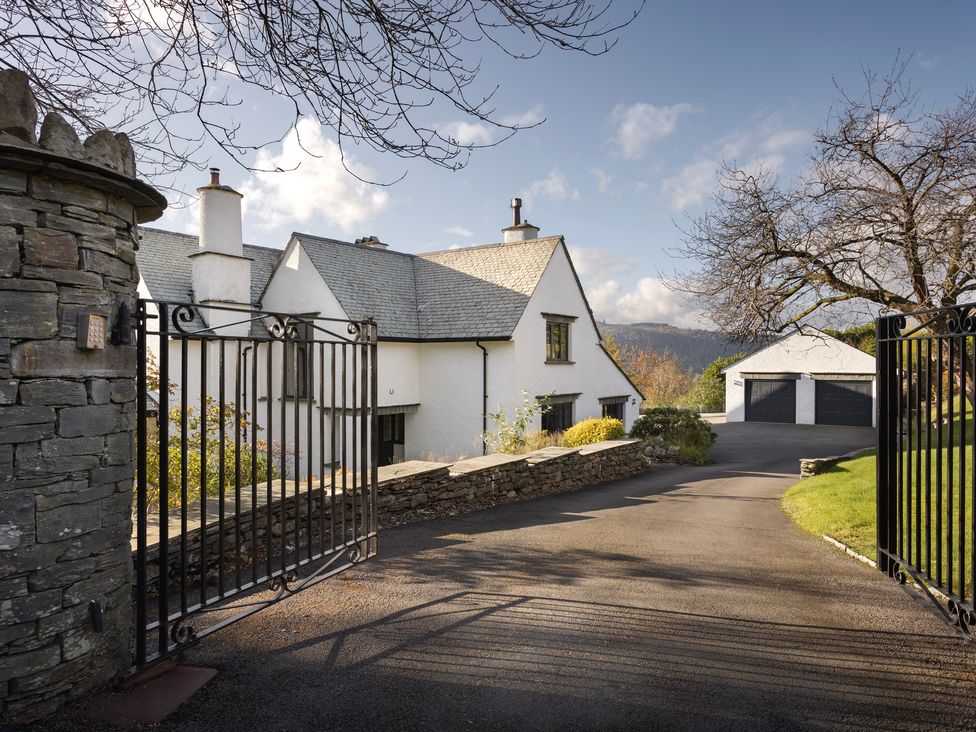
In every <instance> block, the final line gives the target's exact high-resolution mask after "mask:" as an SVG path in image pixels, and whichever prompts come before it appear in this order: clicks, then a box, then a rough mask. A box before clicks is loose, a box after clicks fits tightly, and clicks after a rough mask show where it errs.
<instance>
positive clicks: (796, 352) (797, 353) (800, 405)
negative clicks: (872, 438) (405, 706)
mask: <svg viewBox="0 0 976 732" xmlns="http://www.w3.org/2000/svg"><path fill="white" fill-rule="evenodd" d="M875 371H876V364H875V358H874V356H872V355H870V354H868V353H865V352H864V351H861V350H858V349H857V348H854V347H853V346H849V345H847V344H846V343H843V342H842V341H839V340H837V339H836V338H833V337H831V336H829V335H827V334H826V333H823V332H822V331H819V330H817V329H816V328H811V327H808V326H804V327H803V328H802V329H800V330H799V331H798V332H795V333H791V334H790V335H787V336H784V337H783V338H780V339H779V340H777V341H774V342H773V343H771V344H770V345H768V346H766V347H765V348H763V349H761V350H759V351H757V352H756V353H754V354H752V355H751V356H747V357H746V358H743V359H742V360H741V361H737V362H736V363H734V364H732V365H731V366H728V367H726V368H725V369H723V370H722V372H723V373H724V374H725V419H726V421H727V422H786V423H796V424H835V425H852V426H861V427H871V426H876V415H875V403H876V396H877V391H876V385H875Z"/></svg>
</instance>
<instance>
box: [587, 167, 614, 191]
mask: <svg viewBox="0 0 976 732" xmlns="http://www.w3.org/2000/svg"><path fill="white" fill-rule="evenodd" d="M590 173H592V174H593V177H594V178H596V190H597V191H598V192H599V193H603V194H607V193H609V192H610V183H611V181H613V176H612V175H610V174H609V173H608V172H607V171H605V170H603V169H602V168H593V169H592V170H590Z"/></svg>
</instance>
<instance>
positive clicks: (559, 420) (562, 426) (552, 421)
mask: <svg viewBox="0 0 976 732" xmlns="http://www.w3.org/2000/svg"><path fill="white" fill-rule="evenodd" d="M577 396H579V395H578V394H564V395H557V396H550V397H546V398H544V399H543V400H542V403H543V405H544V407H545V411H543V413H542V429H543V430H545V431H546V432H549V433H552V432H563V431H564V430H568V429H569V428H570V427H572V426H573V416H574V415H573V412H574V407H575V405H576V397H577Z"/></svg>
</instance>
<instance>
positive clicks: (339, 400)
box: [133, 300, 378, 669]
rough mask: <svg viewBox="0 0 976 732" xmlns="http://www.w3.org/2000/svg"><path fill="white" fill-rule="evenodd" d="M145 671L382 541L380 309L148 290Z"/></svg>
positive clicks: (142, 556)
mask: <svg viewBox="0 0 976 732" xmlns="http://www.w3.org/2000/svg"><path fill="white" fill-rule="evenodd" d="M138 348H139V366H138V368H139V373H138V388H139V393H138V401H137V404H138V407H137V415H136V418H137V420H138V429H137V434H138V442H137V447H138V454H137V476H136V477H137V479H136V506H135V515H134V536H133V550H134V552H133V558H134V563H135V578H136V579H135V587H134V589H135V592H134V602H135V617H136V622H135V642H134V648H135V660H134V668H135V669H139V668H142V667H145V666H147V665H150V664H152V663H154V662H155V661H158V660H160V659H162V658H165V657H167V656H170V655H173V654H174V653H177V652H179V651H180V650H181V649H182V648H183V647H184V646H185V645H186V644H188V643H190V642H192V641H194V640H196V639H198V638H201V637H203V636H205V635H208V634H210V633H213V632H214V631H216V630H219V629H220V628H223V627H226V626H227V625H228V624H230V623H232V622H234V621H235V620H239V619H240V618H242V617H245V616H247V615H250V614H252V613H254V612H256V611H258V610H260V609H261V608H263V607H266V606H268V605H270V604H272V603H275V602H277V601H279V600H281V599H283V598H284V597H286V596H287V595H290V594H292V593H295V592H298V591H299V590H301V589H304V588H306V587H308V586H310V585H312V584H314V583H316V582H318V581H320V580H322V579H325V578H326V577H330V576H333V575H335V574H337V573H339V572H342V571H343V570H345V569H348V568H349V567H351V566H353V565H355V564H357V563H359V562H362V561H364V560H366V559H368V558H369V557H371V556H373V555H374V554H375V553H376V530H377V522H376V481H377V458H378V430H377V423H376V409H374V407H375V405H376V389H377V361H376V358H377V352H376V351H377V347H376V324H375V322H374V321H372V320H368V319H367V320H361V321H347V320H334V319H328V318H318V317H315V316H303V315H288V314H281V313H269V312H258V311H249V310H240V309H235V308H230V307H216V306H215V307H210V306H201V305H196V304H187V303H172V302H154V301H148V300H140V301H139V307H138Z"/></svg>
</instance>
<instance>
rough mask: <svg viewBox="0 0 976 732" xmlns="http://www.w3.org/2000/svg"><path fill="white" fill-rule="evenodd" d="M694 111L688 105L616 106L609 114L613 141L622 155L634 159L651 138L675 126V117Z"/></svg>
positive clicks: (642, 151) (659, 136)
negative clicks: (612, 126) (612, 128)
mask: <svg viewBox="0 0 976 732" xmlns="http://www.w3.org/2000/svg"><path fill="white" fill-rule="evenodd" d="M693 110H694V107H693V106H692V105H690V104H672V105H670V106H666V107H658V106H655V105H653V104H646V103H645V102H637V103H636V104H631V105H630V106H627V105H623V104H621V105H618V106H617V107H615V108H614V110H613V112H611V114H610V121H611V122H612V123H613V125H614V126H615V128H616V129H615V132H614V136H613V141H614V143H615V144H616V146H617V151H618V152H619V153H620V155H621V156H622V157H624V158H628V159H630V160H636V159H638V158H641V157H643V156H644V153H645V152H647V147H648V146H649V145H650V144H651V143H652V142H654V141H655V140H660V139H661V138H663V137H667V136H668V135H670V134H671V133H672V132H674V130H675V128H676V127H677V126H678V117H680V116H681V115H682V114H686V113H688V112H691V111H693Z"/></svg>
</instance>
